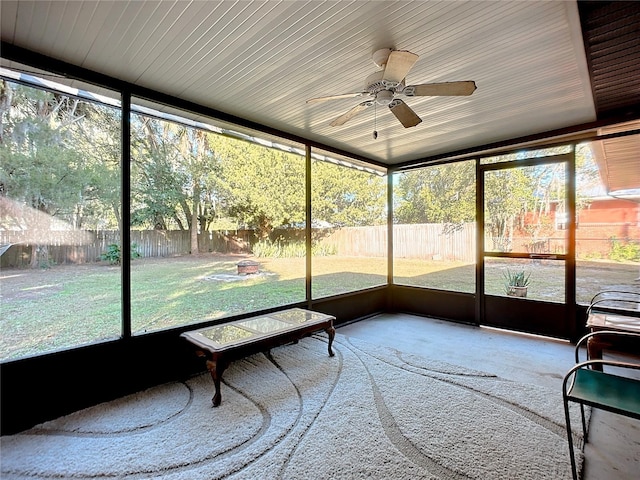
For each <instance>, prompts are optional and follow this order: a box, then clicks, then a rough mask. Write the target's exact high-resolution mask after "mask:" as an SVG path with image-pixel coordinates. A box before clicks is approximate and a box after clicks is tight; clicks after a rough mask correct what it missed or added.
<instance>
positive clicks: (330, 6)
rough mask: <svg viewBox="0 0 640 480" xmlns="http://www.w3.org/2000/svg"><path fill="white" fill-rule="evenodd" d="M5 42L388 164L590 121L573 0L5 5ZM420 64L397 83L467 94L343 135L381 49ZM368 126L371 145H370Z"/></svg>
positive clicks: (363, 122) (417, 102)
mask: <svg viewBox="0 0 640 480" xmlns="http://www.w3.org/2000/svg"><path fill="white" fill-rule="evenodd" d="M0 8H1V22H2V23H1V25H2V40H3V41H6V42H9V43H12V44H15V45H17V46H21V47H25V48H27V49H30V50H33V51H36V52H38V53H43V54H45V55H48V56H51V57H54V58H57V59H60V60H63V61H66V62H70V63H72V64H76V65H79V66H82V67H85V68H88V69H91V70H94V71H97V72H100V73H104V74H107V75H110V76H113V77H117V78H120V79H123V80H126V81H128V82H131V83H134V84H137V85H141V86H144V87H148V88H152V89H155V90H158V91H160V92H164V93H168V94H171V95H174V96H176V97H179V98H182V99H185V100H189V101H193V102H196V103H200V104H203V105H206V106H210V107H212V108H215V109H217V110H220V111H223V112H226V113H229V114H232V115H236V116H238V117H242V118H246V119H248V120H251V121H254V122H258V123H260V124H264V125H267V126H270V127H273V128H276V129H279V130H282V131H286V132H290V133H292V134H295V135H297V136H300V137H303V138H307V139H310V140H313V141H315V142H320V143H322V144H325V145H329V146H332V147H335V148H339V149H342V150H345V151H348V152H353V153H356V154H359V155H362V156H364V157H366V158H370V159H372V160H375V161H378V162H381V163H383V164H388V165H393V164H397V163H400V162H406V161H410V160H415V159H420V158H425V157H429V156H432V155H438V154H442V153H446V152H452V151H458V150H461V149H465V148H471V147H474V146H478V145H485V144H488V143H491V142H498V141H501V140H507V139H512V138H517V137H521V136H525V135H531V134H536V133H540V132H545V131H550V130H554V129H559V128H563V127H567V126H572V125H578V124H582V123H587V122H592V121H594V120H595V119H596V114H595V110H594V101H593V98H592V94H591V89H590V83H589V75H588V71H587V64H586V60H585V53H584V47H583V43H582V36H581V31H580V22H579V18H578V9H577V6H576V4H575V3H574V2H570V1H562V2H560V1H558V2H546V1H545V2H542V1H526V2H523V1H506V0H501V1H496V2H491V1H482V2H478V1H468V2H467V1H428V2H427V1H329V2H320V1H303V0H299V1H216V2H213V1H211V2H205V1H195V2H186V1H169V0H166V1H128V2H127V1H18V2H15V1H9V0H3V1H2V2H1V4H0ZM386 47H390V48H394V49H398V50H409V51H411V52H413V53H416V54H417V55H419V59H418V61H417V63H416V64H415V66H414V67H413V68H412V70H411V71H410V72H409V74H408V75H407V84H417V83H428V82H450V81H459V80H474V81H475V82H476V84H477V87H478V88H477V90H476V91H475V93H473V95H471V96H468V97H405V98H404V100H405V102H406V103H407V104H408V105H409V106H410V107H411V108H412V109H413V110H414V111H415V112H416V113H417V114H418V115H419V116H420V117H421V118H422V120H423V121H422V123H420V124H419V125H417V126H415V127H411V128H406V129H405V128H403V126H402V125H401V124H400V123H399V122H398V121H397V120H396V118H395V117H394V116H393V115H392V114H391V112H389V110H388V108H387V107H384V106H378V107H376V109H375V110H376V112H375V113H376V118H375V119H374V109H373V108H369V109H367V110H366V111H365V112H363V113H361V114H359V115H358V116H356V117H355V118H353V119H352V120H351V121H349V122H347V123H346V124H345V125H343V126H341V127H330V126H329V123H330V122H331V121H332V120H333V119H334V118H336V117H337V116H339V115H341V114H342V113H344V112H346V111H347V110H349V109H350V108H351V107H353V106H355V105H356V104H358V103H359V102H361V101H362V99H360V98H347V99H340V100H334V101H331V102H325V103H321V104H314V105H311V104H307V103H306V102H305V101H306V100H307V99H309V98H312V97H319V96H326V95H332V94H341V93H347V92H358V91H362V90H363V87H364V80H365V78H366V77H367V75H369V74H371V73H373V72H375V71H376V70H378V67H376V66H375V65H374V63H373V62H372V60H371V54H372V53H373V52H374V51H375V50H377V49H380V48H386ZM374 129H376V130H377V131H378V139H377V140H374V139H373V137H372V132H373V130H374Z"/></svg>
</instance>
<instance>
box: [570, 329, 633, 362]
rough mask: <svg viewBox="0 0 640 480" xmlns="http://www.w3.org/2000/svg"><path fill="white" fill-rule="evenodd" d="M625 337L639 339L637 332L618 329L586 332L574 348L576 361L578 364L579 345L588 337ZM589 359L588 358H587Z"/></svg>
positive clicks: (587, 339) (584, 342)
mask: <svg viewBox="0 0 640 480" xmlns="http://www.w3.org/2000/svg"><path fill="white" fill-rule="evenodd" d="M605 336H606V337H625V338H631V339H633V338H635V339H637V340H638V341H640V333H637V332H620V331H611V330H598V331H597V332H591V333H587V334H586V335H585V336H584V337H582V338H581V339H580V340H578V342H577V343H576V348H575V357H576V363H577V364H579V363H580V347H582V345H583V344H586V343H587V342H588V341H589V339H590V338H594V337H605ZM587 360H589V359H587Z"/></svg>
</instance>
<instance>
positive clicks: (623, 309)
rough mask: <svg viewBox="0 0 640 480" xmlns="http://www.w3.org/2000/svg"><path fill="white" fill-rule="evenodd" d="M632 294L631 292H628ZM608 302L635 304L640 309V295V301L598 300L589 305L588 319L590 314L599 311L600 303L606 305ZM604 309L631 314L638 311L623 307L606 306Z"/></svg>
mask: <svg viewBox="0 0 640 480" xmlns="http://www.w3.org/2000/svg"><path fill="white" fill-rule="evenodd" d="M627 293H630V292H627ZM606 302H614V303H615V302H618V303H633V304H636V305H638V306H639V307H640V294H639V295H638V299H635V298H615V297H614V298H601V299H599V300H596V301H595V302H593V301H592V302H591V303H590V304H589V307H587V317H588V316H589V314H590V313H591V312H592V311H593V310H594V309H595V310H598V309H597V308H594V307H596V306H597V305H598V304H599V303H606ZM600 308H601V309H602V311H611V312H614V311H615V312H629V313H635V312H636V310H631V309H630V308H622V307H618V308H616V307H614V306H604V307H600Z"/></svg>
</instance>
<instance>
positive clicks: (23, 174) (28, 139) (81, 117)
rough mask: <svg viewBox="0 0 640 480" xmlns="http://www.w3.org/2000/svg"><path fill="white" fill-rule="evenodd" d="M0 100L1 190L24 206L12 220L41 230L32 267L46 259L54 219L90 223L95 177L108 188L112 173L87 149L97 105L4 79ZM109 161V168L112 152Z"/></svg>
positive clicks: (73, 223)
mask: <svg viewBox="0 0 640 480" xmlns="http://www.w3.org/2000/svg"><path fill="white" fill-rule="evenodd" d="M0 98H1V101H0V106H1V111H0V118H1V119H2V120H1V125H2V132H1V138H2V143H1V145H0V149H1V150H0V154H1V155H2V159H3V162H2V169H1V170H0V183H1V187H0V190H1V191H2V195H4V196H6V197H8V198H11V199H13V200H14V201H16V202H18V203H19V204H22V205H24V206H25V207H27V208H24V209H22V210H21V211H22V212H23V213H22V215H23V217H22V218H13V223H14V227H15V226H18V228H20V229H30V230H33V229H37V230H38V231H39V232H40V234H39V237H38V238H40V239H41V241H40V242H39V244H38V245H34V246H33V248H32V258H31V265H32V266H36V265H37V264H39V263H42V262H45V263H48V249H47V244H48V241H47V240H48V239H49V237H50V234H51V233H50V232H51V226H52V224H53V220H54V218H55V219H60V220H64V221H65V222H67V224H68V225H69V228H70V227H75V228H87V227H90V226H94V225H95V224H96V223H97V222H98V217H96V216H95V215H96V214H97V212H99V211H100V210H101V206H100V203H101V202H102V200H101V199H99V198H97V192H98V190H100V189H96V183H95V182H96V180H97V179H98V178H100V179H101V182H100V184H101V185H102V190H103V191H104V190H112V191H113V188H112V187H113V184H112V183H110V181H111V180H113V178H114V176H113V175H110V174H108V173H105V171H104V170H103V167H104V166H105V164H104V163H103V162H102V158H101V157H100V156H99V155H97V154H96V150H95V149H94V148H93V147H92V145H94V143H93V140H92V137H93V136H94V135H96V134H97V133H96V132H98V131H100V126H99V124H98V123H95V117H96V115H97V113H96V112H97V110H96V106H95V105H93V104H91V103H89V102H84V101H81V100H80V99H78V98H74V97H70V96H67V95H63V94H58V93H51V92H47V91H44V90H38V89H34V88H30V87H25V86H20V85H17V84H13V83H11V82H8V81H4V80H3V81H2V84H1V91H0ZM89 130H91V134H87V132H88V131H89ZM103 133H104V132H103ZM106 136H108V134H107V133H105V134H104V135H103V138H106ZM110 161H111V162H112V165H111V166H112V167H113V156H111V158H110ZM107 170H108V169H107ZM114 171H117V170H116V169H114V168H111V172H114ZM115 178H119V177H117V175H116V176H115ZM115 191H116V192H117V189H116V190H115ZM36 219H37V220H36ZM57 228H59V227H57Z"/></svg>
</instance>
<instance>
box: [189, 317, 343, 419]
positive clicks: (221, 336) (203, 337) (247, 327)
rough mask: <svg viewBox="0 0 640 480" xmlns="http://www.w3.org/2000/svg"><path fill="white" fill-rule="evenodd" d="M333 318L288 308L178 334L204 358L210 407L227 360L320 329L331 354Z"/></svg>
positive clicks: (217, 399) (217, 401)
mask: <svg viewBox="0 0 640 480" xmlns="http://www.w3.org/2000/svg"><path fill="white" fill-rule="evenodd" d="M334 320H335V317H333V316H331V315H326V314H324V313H319V312H313V311H311V310H304V309H302V308H292V309H289V310H282V311H280V312H274V313H269V314H265V315H258V316H256V317H251V318H245V319H244V320H237V321H235V322H229V323H225V324H221V325H216V326H214V327H205V328H200V329H198V330H191V331H188V332H184V333H183V334H182V335H181V336H182V337H184V338H185V339H187V340H188V341H189V342H191V343H193V344H194V345H196V347H198V351H197V352H196V353H197V354H198V355H199V356H201V357H204V358H206V365H207V369H208V370H209V372H210V373H211V378H212V379H213V384H214V386H215V394H214V395H213V398H212V402H213V406H214V407H217V406H218V405H220V402H221V401H222V395H221V393H220V380H221V379H222V374H223V373H224V370H225V369H226V368H227V366H228V365H229V363H230V362H232V361H234V360H238V359H240V358H244V357H246V356H248V355H252V354H254V353H257V352H260V351H264V350H268V349H271V348H273V347H277V346H279V345H284V344H285V343H290V342H297V341H298V340H299V339H300V338H302V337H303V336H305V335H309V334H311V333H314V332H317V331H320V330H324V331H325V332H327V335H328V336H329V344H328V351H329V356H331V357H333V356H334V353H333V350H332V348H331V347H332V345H333V339H334V338H335V334H336V329H335V328H334V327H333V321H334Z"/></svg>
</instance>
